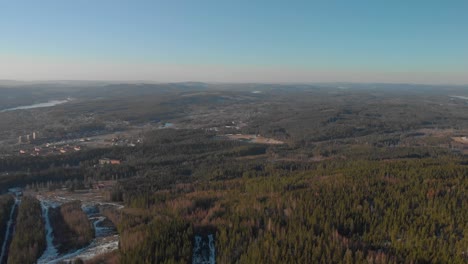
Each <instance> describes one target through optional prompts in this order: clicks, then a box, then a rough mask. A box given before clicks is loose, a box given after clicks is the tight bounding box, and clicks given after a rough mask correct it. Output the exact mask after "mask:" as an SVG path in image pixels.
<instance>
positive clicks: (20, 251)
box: [8, 196, 46, 264]
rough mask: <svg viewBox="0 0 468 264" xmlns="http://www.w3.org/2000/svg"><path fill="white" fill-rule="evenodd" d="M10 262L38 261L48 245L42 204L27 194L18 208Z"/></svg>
mask: <svg viewBox="0 0 468 264" xmlns="http://www.w3.org/2000/svg"><path fill="white" fill-rule="evenodd" d="M15 230H16V231H15V234H14V236H13V241H12V242H11V246H10V252H9V257H8V263H12V264H13V263H14V264H16V263H31V264H32V263H36V260H37V259H38V258H39V257H40V256H41V255H42V253H43V252H44V250H45V247H46V240H45V228H44V220H43V217H42V209H41V204H40V203H39V201H38V200H37V199H35V198H32V197H29V196H25V197H24V198H23V199H22V201H21V205H20V207H19V210H18V217H17V218H16V227H15Z"/></svg>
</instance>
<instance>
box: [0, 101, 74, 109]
mask: <svg viewBox="0 0 468 264" xmlns="http://www.w3.org/2000/svg"><path fill="white" fill-rule="evenodd" d="M70 101H71V99H66V100H51V101H48V102H45V103H37V104H32V105H24V106H17V107H13V108H8V109H4V110H1V111H0V112H9V111H15V110H27V109H33V108H42V107H52V106H56V105H60V104H64V103H68V102H70Z"/></svg>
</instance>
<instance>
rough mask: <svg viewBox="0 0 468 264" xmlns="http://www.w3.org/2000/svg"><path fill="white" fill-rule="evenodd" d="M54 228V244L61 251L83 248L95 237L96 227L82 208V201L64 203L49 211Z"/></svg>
mask: <svg viewBox="0 0 468 264" xmlns="http://www.w3.org/2000/svg"><path fill="white" fill-rule="evenodd" d="M49 214H50V218H51V224H52V228H53V229H54V245H56V247H57V248H58V250H59V252H60V253H66V252H68V251H70V250H73V249H78V248H83V247H85V246H86V245H88V244H89V243H90V242H91V241H92V240H93V238H94V228H93V225H92V224H91V222H90V221H89V220H88V217H87V216H86V214H85V213H84V212H83V210H82V209H81V202H80V201H73V202H68V203H65V204H62V205H61V206H59V207H57V208H51V209H50V211H49Z"/></svg>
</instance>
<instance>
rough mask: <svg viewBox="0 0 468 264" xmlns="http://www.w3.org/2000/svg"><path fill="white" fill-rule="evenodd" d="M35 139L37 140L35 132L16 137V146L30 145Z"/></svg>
mask: <svg viewBox="0 0 468 264" xmlns="http://www.w3.org/2000/svg"><path fill="white" fill-rule="evenodd" d="M36 138H37V133H36V132H32V134H27V135H23V136H19V137H18V144H23V143H31V142H32V141H35V140H36Z"/></svg>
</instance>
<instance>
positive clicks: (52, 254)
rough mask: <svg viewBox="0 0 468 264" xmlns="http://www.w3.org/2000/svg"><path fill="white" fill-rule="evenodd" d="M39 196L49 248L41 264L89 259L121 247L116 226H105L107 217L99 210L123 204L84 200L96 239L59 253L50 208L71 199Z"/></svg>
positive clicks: (119, 207) (42, 257) (84, 207)
mask: <svg viewBox="0 0 468 264" xmlns="http://www.w3.org/2000/svg"><path fill="white" fill-rule="evenodd" d="M37 198H38V199H39V200H40V201H41V205H42V208H43V215H44V220H45V223H46V225H45V227H46V234H47V237H46V240H47V248H46V250H45V251H44V253H43V255H42V256H41V258H40V259H39V260H38V263H39V264H42V263H58V262H72V261H73V260H75V259H82V260H88V259H91V258H94V257H96V256H99V255H101V254H105V253H108V252H111V251H114V250H116V249H118V247H119V235H118V234H117V232H116V230H115V228H114V227H109V226H103V225H102V223H103V222H104V221H105V220H106V217H105V216H103V215H101V214H100V213H99V210H98V206H101V205H106V206H114V207H115V208H116V209H121V208H123V206H122V205H119V204H113V203H104V202H88V201H86V202H83V201H82V208H83V211H84V212H85V213H86V215H87V216H88V219H89V220H90V221H91V222H92V223H93V226H94V230H95V238H94V240H93V241H92V242H91V243H90V244H89V245H88V246H86V247H84V248H81V249H78V250H75V251H72V252H68V253H66V254H62V255H59V254H58V252H57V249H56V248H55V246H54V245H53V243H52V242H53V230H52V226H51V225H50V221H49V219H48V218H49V217H48V210H49V208H50V207H56V206H58V205H60V204H62V203H65V202H68V201H71V199H67V198H64V197H59V196H56V197H50V196H49V197H47V198H45V197H43V196H40V195H38V196H37ZM46 216H47V217H46Z"/></svg>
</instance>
